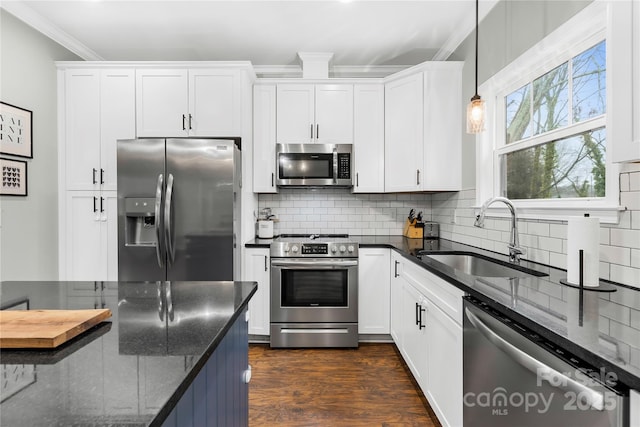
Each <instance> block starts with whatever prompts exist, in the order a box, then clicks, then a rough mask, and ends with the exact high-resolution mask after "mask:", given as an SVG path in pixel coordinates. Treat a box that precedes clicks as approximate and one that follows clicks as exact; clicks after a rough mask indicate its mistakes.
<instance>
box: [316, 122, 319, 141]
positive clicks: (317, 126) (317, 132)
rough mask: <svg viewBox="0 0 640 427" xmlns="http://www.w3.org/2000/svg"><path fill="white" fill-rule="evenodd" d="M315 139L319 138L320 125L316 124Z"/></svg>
mask: <svg viewBox="0 0 640 427" xmlns="http://www.w3.org/2000/svg"><path fill="white" fill-rule="evenodd" d="M316 139H320V125H318V124H316Z"/></svg>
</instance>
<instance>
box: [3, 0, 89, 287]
mask: <svg viewBox="0 0 640 427" xmlns="http://www.w3.org/2000/svg"><path fill="white" fill-rule="evenodd" d="M79 59H80V58H78V57H77V56H76V55H74V54H73V53H71V52H70V51H68V50H66V49H65V48H63V47H61V46H60V45H58V44H57V43H55V42H53V41H52V40H51V39H49V38H47V37H45V36H44V35H42V34H40V33H39V32H37V31H35V30H34V29H32V28H31V27H29V26H27V25H26V24H24V23H23V22H22V21H19V20H18V19H16V18H15V17H14V16H13V15H11V14H9V13H7V12H6V11H4V10H2V9H0V100H2V101H3V102H6V103H9V104H12V105H16V106H18V107H22V108H25V109H27V110H31V111H33V159H29V160H28V161H27V169H28V170H27V177H28V196H27V197H8V196H2V197H0V213H1V219H2V226H1V228H0V248H1V249H0V277H1V278H2V280H55V279H57V278H58V214H57V212H58V202H57V200H58V195H57V194H58V168H57V164H58V160H57V159H58V150H57V109H56V102H57V101H56V99H57V97H56V70H55V65H54V61H58V60H79Z"/></svg>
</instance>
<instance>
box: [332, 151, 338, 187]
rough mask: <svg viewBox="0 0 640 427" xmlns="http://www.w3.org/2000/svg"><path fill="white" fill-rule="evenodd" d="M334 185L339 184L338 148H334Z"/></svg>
mask: <svg viewBox="0 0 640 427" xmlns="http://www.w3.org/2000/svg"><path fill="white" fill-rule="evenodd" d="M333 183H334V184H337V183H338V147H336V146H334V147H333Z"/></svg>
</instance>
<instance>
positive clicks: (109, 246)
mask: <svg viewBox="0 0 640 427" xmlns="http://www.w3.org/2000/svg"><path fill="white" fill-rule="evenodd" d="M66 212H67V218H66V224H65V227H66V234H65V240H66V243H65V246H64V247H65V250H66V254H65V255H66V256H65V260H66V266H65V271H66V274H65V280H118V233H117V228H118V196H117V193H116V192H115V191H103V192H96V191H67V200H66Z"/></svg>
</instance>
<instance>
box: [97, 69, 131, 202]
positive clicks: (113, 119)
mask: <svg viewBox="0 0 640 427" xmlns="http://www.w3.org/2000/svg"><path fill="white" fill-rule="evenodd" d="M135 100H136V91H135V72H134V70H132V69H130V70H103V71H102V72H101V75H100V169H101V170H100V180H101V182H102V189H103V190H108V191H115V190H116V189H117V177H118V175H117V171H116V165H117V144H116V141H117V140H118V139H133V138H135V137H136V121H135V117H136V110H135V108H136V101H135Z"/></svg>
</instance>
